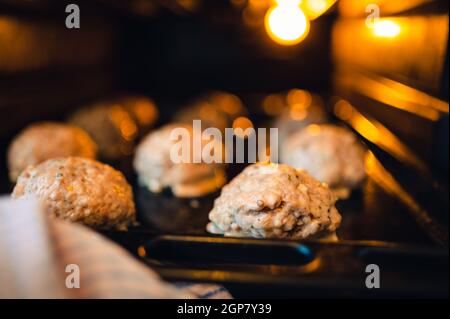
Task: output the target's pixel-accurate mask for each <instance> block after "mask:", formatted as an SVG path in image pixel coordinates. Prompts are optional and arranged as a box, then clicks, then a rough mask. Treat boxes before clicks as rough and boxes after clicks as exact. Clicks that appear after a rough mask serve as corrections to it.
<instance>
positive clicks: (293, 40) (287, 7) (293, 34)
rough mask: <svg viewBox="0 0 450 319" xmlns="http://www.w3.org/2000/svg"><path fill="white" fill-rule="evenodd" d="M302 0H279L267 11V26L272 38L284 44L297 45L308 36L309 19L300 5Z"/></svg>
mask: <svg viewBox="0 0 450 319" xmlns="http://www.w3.org/2000/svg"><path fill="white" fill-rule="evenodd" d="M299 4H300V1H295V0H284V1H283V0H278V1H277V2H276V5H275V6H274V7H272V8H270V9H269V11H267V14H266V17H265V27H266V31H267V34H268V35H269V36H270V38H271V39H272V40H274V41H275V42H277V43H278V44H282V45H295V44H298V43H300V42H301V41H302V40H303V39H305V38H306V36H307V35H308V32H309V20H308V19H307V18H306V16H305V14H304V13H303V11H302V9H300V7H299Z"/></svg>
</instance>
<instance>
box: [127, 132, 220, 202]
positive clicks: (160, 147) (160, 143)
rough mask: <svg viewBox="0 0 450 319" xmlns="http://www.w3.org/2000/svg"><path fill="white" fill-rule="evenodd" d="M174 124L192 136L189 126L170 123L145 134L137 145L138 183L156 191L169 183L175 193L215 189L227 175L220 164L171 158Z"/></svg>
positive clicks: (191, 194)
mask: <svg viewBox="0 0 450 319" xmlns="http://www.w3.org/2000/svg"><path fill="white" fill-rule="evenodd" d="M175 128H185V129H186V130H187V131H188V132H189V134H190V137H191V138H192V132H193V129H192V126H189V125H184V124H169V125H166V126H163V127H162V128H160V129H158V130H155V131H153V132H151V133H150V134H148V135H147V137H145V138H144V140H143V141H142V142H141V143H140V144H139V146H138V147H137V149H136V154H135V157H134V168H135V170H136V172H137V173H138V180H139V183H140V184H141V185H143V186H145V187H147V188H148V189H149V190H150V191H152V192H155V193H159V192H161V191H162V190H163V189H164V188H165V187H170V188H171V190H172V192H173V194H174V195H175V196H178V197H200V196H204V195H206V194H208V193H211V192H214V191H216V190H218V189H219V188H220V187H221V186H222V185H223V184H224V183H225V179H226V177H225V172H224V168H223V165H222V164H220V163H210V164H207V163H204V162H201V163H174V162H173V161H172V160H171V158H170V152H171V148H172V147H173V146H174V145H175V144H176V143H177V141H171V139H170V134H171V132H172V130H173V129H175ZM220 147H222V145H221V144H220Z"/></svg>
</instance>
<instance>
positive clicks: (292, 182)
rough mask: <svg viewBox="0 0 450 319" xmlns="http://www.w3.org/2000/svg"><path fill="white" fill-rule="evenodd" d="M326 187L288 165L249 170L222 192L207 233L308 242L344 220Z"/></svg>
mask: <svg viewBox="0 0 450 319" xmlns="http://www.w3.org/2000/svg"><path fill="white" fill-rule="evenodd" d="M335 201H336V198H335V197H334V196H333V194H332V193H331V191H330V189H329V188H328V186H327V185H326V184H323V183H320V182H319V181H317V180H315V179H314V178H312V177H311V176H309V175H308V174H307V173H306V172H304V171H301V170H297V169H295V168H293V167H290V166H288V165H284V164H263V163H256V164H253V165H250V166H248V167H246V168H245V169H244V170H243V171H242V172H241V173H240V174H239V175H238V176H236V177H235V178H234V179H233V180H232V181H231V182H230V183H229V184H227V185H225V186H224V187H223V189H222V193H221V195H220V197H218V198H217V199H216V200H215V202H214V207H213V209H212V210H211V212H210V213H209V219H210V221H211V222H210V223H209V224H208V226H207V230H208V231H209V232H211V233H218V234H224V235H225V236H237V237H257V238H264V237H275V238H290V239H303V238H308V237H312V236H315V237H319V236H322V235H328V234H330V233H332V232H334V231H335V230H336V229H337V228H338V226H339V224H340V222H341V216H340V215H339V212H338V211H337V209H336V208H335V206H334V204H335Z"/></svg>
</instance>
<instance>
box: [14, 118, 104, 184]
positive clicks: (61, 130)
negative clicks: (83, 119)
mask: <svg viewBox="0 0 450 319" xmlns="http://www.w3.org/2000/svg"><path fill="white" fill-rule="evenodd" d="M96 150H97V146H96V144H95V143H94V142H93V141H92V139H91V138H90V137H89V135H88V134H87V133H86V132H85V131H83V130H82V129H80V128H78V127H76V126H73V125H68V124H62V123H55V122H40V123H36V124H32V125H30V126H28V127H27V128H25V129H24V130H23V131H22V132H20V133H19V135H17V136H16V137H15V138H14V139H13V141H12V142H11V145H10V146H9V149H8V167H9V178H10V179H11V181H12V182H15V181H16V180H17V177H18V176H19V174H20V173H21V172H22V171H23V170H24V169H25V168H26V167H27V166H28V165H36V164H39V163H41V162H43V161H45V160H48V159H50V158H55V157H67V156H81V157H86V158H95V155H96Z"/></svg>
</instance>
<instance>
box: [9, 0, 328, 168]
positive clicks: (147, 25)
mask: <svg viewBox="0 0 450 319" xmlns="http://www.w3.org/2000/svg"><path fill="white" fill-rule="evenodd" d="M68 3H70V1H59V0H38V1H33V2H30V1H24V0H19V1H11V0H0V112H1V114H2V116H1V117H0V141H1V142H0V143H1V148H2V157H1V162H2V171H3V172H5V171H6V169H5V165H4V164H5V163H4V162H5V156H4V155H5V150H6V148H7V145H8V143H9V141H10V139H11V138H12V136H14V134H16V133H17V132H18V131H19V130H20V129H22V128H23V127H24V126H25V125H27V124H29V123H31V122H33V121H37V120H45V119H64V117H65V116H66V114H67V113H69V112H70V111H72V110H73V109H74V108H76V107H78V106H81V105H84V104H86V103H88V102H90V101H92V100H95V99H98V98H102V97H107V96H110V95H112V94H114V93H117V92H124V91H125V92H136V93H143V94H146V95H149V96H150V97H152V98H154V99H155V100H156V102H157V104H158V103H159V102H160V101H161V100H164V101H166V102H165V104H164V107H162V108H161V113H162V117H163V119H164V120H167V119H168V118H169V116H170V115H172V114H173V112H174V109H176V108H180V107H182V106H183V105H184V104H186V103H187V102H189V100H190V99H191V98H193V97H195V96H196V95H198V94H201V93H203V92H205V91H208V90H214V89H219V90H227V91H230V92H233V93H236V94H238V95H240V94H246V93H254V92H256V93H271V92H277V91H281V90H286V89H290V88H293V87H300V88H308V89H311V90H313V91H320V92H324V91H327V90H329V88H330V74H331V59H330V43H331V41H330V39H331V26H332V22H333V20H334V18H335V16H334V14H329V15H326V16H324V17H321V19H318V20H316V21H312V25H311V30H310V34H309V36H308V37H307V38H306V39H305V40H304V42H302V43H301V45H297V46H293V47H283V46H280V45H277V44H275V43H274V42H273V41H271V40H270V39H269V38H268V37H267V35H266V34H265V32H264V28H263V26H258V27H253V28H250V27H248V26H247V25H245V23H244V20H245V19H243V15H242V11H240V10H236V8H233V6H232V4H231V2H230V1H225V0H217V1H196V3H199V5H198V7H197V8H196V9H195V10H192V11H189V10H180V8H179V7H176V3H177V2H176V1H147V0H145V1H140V0H138V1H116V0H98V1H83V0H80V1H77V2H76V3H77V4H78V5H79V7H80V13H81V28H80V29H67V28H66V27H65V18H66V16H67V14H66V13H65V7H66V5H67V4H68ZM167 101H169V102H167Z"/></svg>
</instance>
